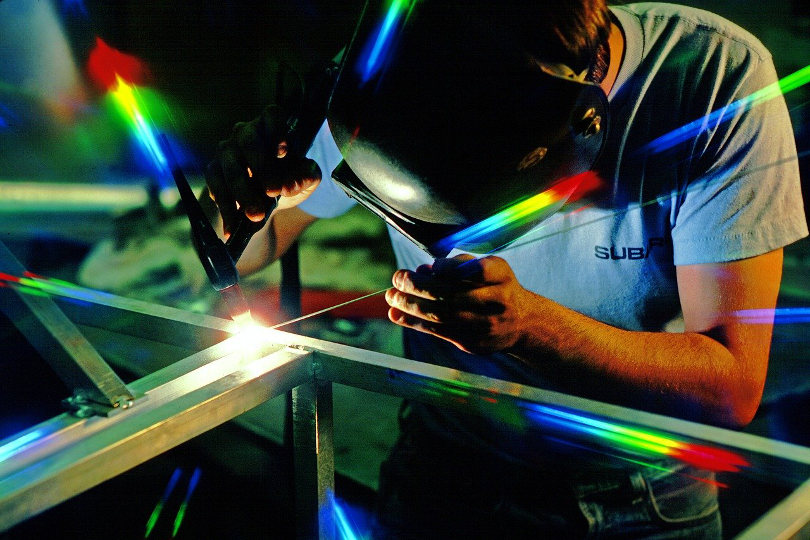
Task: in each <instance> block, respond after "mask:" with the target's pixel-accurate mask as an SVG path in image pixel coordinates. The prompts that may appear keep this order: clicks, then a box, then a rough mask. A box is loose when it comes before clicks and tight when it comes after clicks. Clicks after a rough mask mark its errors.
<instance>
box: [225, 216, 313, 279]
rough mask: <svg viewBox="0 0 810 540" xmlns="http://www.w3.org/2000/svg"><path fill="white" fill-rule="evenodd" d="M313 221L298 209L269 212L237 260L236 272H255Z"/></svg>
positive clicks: (275, 256)
mask: <svg viewBox="0 0 810 540" xmlns="http://www.w3.org/2000/svg"><path fill="white" fill-rule="evenodd" d="M316 220H317V218H316V217H313V216H311V215H310V214H307V213H306V212H304V211H303V210H301V209H299V208H298V207H292V208H284V209H279V210H276V211H275V212H273V214H272V215H271V216H270V219H269V220H268V222H267V224H266V225H265V226H264V228H262V230H260V231H259V232H257V233H256V234H254V235H253V238H251V240H250V243H249V244H248V247H247V248H246V249H245V252H244V253H243V254H242V257H241V258H240V259H239V263H238V264H237V269H238V270H239V273H240V274H242V275H247V274H250V273H253V272H256V271H258V270H261V269H262V268H263V267H265V266H267V265H268V264H270V263H272V262H273V261H275V260H276V259H278V258H279V257H281V256H282V255H283V254H284V253H285V252H286V251H287V249H289V247H290V246H291V245H292V244H293V242H295V240H296V239H298V237H299V236H300V235H301V234H302V233H303V232H304V231H305V230H306V229H307V227H309V226H310V225H311V224H312V223H314V222H315V221H316Z"/></svg>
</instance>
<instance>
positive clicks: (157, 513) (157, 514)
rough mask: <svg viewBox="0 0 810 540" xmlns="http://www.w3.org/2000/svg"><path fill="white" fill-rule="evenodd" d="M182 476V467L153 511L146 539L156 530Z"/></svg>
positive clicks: (174, 474)
mask: <svg viewBox="0 0 810 540" xmlns="http://www.w3.org/2000/svg"><path fill="white" fill-rule="evenodd" d="M181 474H182V471H181V470H180V467H177V468H176V469H175V470H174V472H173V473H172V476H171V477H170V478H169V483H168V484H166V489H164V490H163V496H162V497H161V498H160V500H159V501H158V503H157V505H156V506H155V509H154V510H152V514H151V515H150V516H149V519H148V520H147V521H146V533H145V534H144V535H143V537H144V538H149V535H150V534H152V529H154V528H155V524H156V523H157V520H158V518H159V517H160V513H161V512H162V511H163V507H164V506H166V501H168V500H169V497H170V496H171V494H172V492H173V491H174V488H175V486H177V482H178V480H180V475H181Z"/></svg>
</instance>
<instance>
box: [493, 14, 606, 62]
mask: <svg viewBox="0 0 810 540" xmlns="http://www.w3.org/2000/svg"><path fill="white" fill-rule="evenodd" d="M480 9H481V10H482V12H481V13H482V16H484V17H486V20H489V21H492V23H493V24H499V25H502V26H503V28H504V29H505V30H506V31H507V33H510V34H511V35H512V36H513V37H514V39H515V40H516V41H517V43H518V44H519V45H520V46H521V47H522V48H523V49H524V50H525V51H526V52H527V53H529V54H530V55H532V56H533V57H534V58H535V59H537V60H538V61H540V62H552V63H562V64H566V65H568V66H569V67H570V68H571V69H573V70H574V71H575V72H579V71H581V70H583V69H585V68H587V67H588V66H589V65H590V63H591V61H592V59H593V55H594V52H595V51H596V49H597V47H598V46H599V44H600V43H604V42H606V41H607V39H608V35H609V34H610V15H609V13H608V8H607V2H606V1H605V0H554V1H552V2H537V1H531V0H501V1H497V2H492V1H488V2H481V3H480Z"/></svg>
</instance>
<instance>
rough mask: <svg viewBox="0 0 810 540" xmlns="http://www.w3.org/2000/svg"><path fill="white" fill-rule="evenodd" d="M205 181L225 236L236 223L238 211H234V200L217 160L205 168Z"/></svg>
mask: <svg viewBox="0 0 810 540" xmlns="http://www.w3.org/2000/svg"><path fill="white" fill-rule="evenodd" d="M205 182H206V184H207V185H208V193H209V195H210V197H211V198H212V199H213V200H214V202H215V203H216V204H217V207H218V208H219V213H220V215H221V216H222V228H223V231H224V233H225V235H226V236H230V234H231V227H232V226H233V225H234V224H235V223H236V220H237V218H238V212H237V211H236V201H235V200H234V198H233V196H232V195H231V193H230V190H229V189H228V185H227V183H226V182H225V177H224V176H223V174H222V167H221V166H220V164H219V162H218V161H212V162H210V163H209V164H208V167H207V168H206V170H205Z"/></svg>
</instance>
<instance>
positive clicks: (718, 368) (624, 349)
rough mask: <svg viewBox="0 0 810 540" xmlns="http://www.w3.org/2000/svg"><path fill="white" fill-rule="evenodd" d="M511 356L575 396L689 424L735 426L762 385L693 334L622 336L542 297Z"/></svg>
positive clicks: (717, 346)
mask: <svg viewBox="0 0 810 540" xmlns="http://www.w3.org/2000/svg"><path fill="white" fill-rule="evenodd" d="M532 303H533V304H534V306H533V309H535V310H538V311H537V313H543V316H542V317H530V318H528V320H529V321H530V322H529V324H527V325H526V327H525V334H524V337H523V338H522V339H521V340H519V341H518V343H517V344H516V345H515V346H514V347H512V349H511V353H512V354H513V355H514V356H516V357H518V358H519V359H521V360H522V361H524V362H526V363H528V364H530V365H531V366H532V367H533V368H534V369H537V370H538V371H540V372H542V373H543V374H544V375H545V376H547V377H550V378H551V379H552V380H554V381H555V382H556V383H559V384H560V385H562V386H563V387H564V388H567V389H568V390H570V391H571V392H574V393H584V394H587V395H588V396H589V397H592V398H594V399H602V400H606V401H613V402H619V403H621V404H623V405H627V406H631V407H637V408H641V409H646V410H652V411H654V412H660V413H664V414H672V415H678V416H686V417H688V418H690V419H693V420H699V421H705V422H711V423H715V424H721V425H729V426H735V427H736V426H741V425H744V424H746V423H747V422H749V421H750V418H751V416H753V413H754V412H755V410H756V406H757V404H758V402H759V398H760V396H761V391H762V388H761V383H759V382H757V381H756V380H751V379H755V378H752V377H747V376H746V373H747V370H746V369H744V366H741V365H740V362H739V360H738V359H737V358H735V356H734V355H733V354H732V353H731V352H730V351H729V350H728V349H727V348H726V347H725V346H724V345H723V344H722V343H720V342H719V341H717V340H715V339H713V338H711V337H708V336H706V335H703V334H700V333H694V332H691V333H682V334H675V333H663V332H633V331H627V330H622V329H619V328H616V327H613V326H610V325H607V324H604V323H601V322H599V321H596V320H593V319H590V318H588V317H586V316H584V315H582V314H580V313H577V312H574V311H572V310H570V309H568V308H565V307H563V306H560V305H559V304H556V303H554V302H552V301H550V300H547V299H545V298H542V297H539V296H538V297H535V298H534V299H533V301H532Z"/></svg>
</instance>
